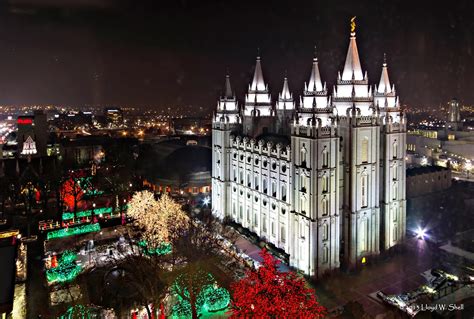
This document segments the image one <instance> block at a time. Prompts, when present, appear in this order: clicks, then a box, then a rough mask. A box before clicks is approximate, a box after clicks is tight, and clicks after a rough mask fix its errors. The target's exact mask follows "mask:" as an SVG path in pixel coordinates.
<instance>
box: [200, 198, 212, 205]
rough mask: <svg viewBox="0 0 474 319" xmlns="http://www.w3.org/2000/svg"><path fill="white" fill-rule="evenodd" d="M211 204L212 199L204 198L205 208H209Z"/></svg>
mask: <svg viewBox="0 0 474 319" xmlns="http://www.w3.org/2000/svg"><path fill="white" fill-rule="evenodd" d="M210 203H211V199H210V198H209V196H206V197H204V199H203V200H202V205H203V206H208V205H209V204H210Z"/></svg>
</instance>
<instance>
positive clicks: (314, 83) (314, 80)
mask: <svg viewBox="0 0 474 319" xmlns="http://www.w3.org/2000/svg"><path fill="white" fill-rule="evenodd" d="M323 90H324V88H323V83H322V81H321V74H320V73H319V65H318V58H317V57H314V58H313V68H312V69H311V76H310V78H309V82H308V86H307V88H306V91H310V92H321V91H323Z"/></svg>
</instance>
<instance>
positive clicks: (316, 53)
mask: <svg viewBox="0 0 474 319" xmlns="http://www.w3.org/2000/svg"><path fill="white" fill-rule="evenodd" d="M313 60H314V61H315V62H317V61H318V48H317V46H316V44H315V45H314V57H313Z"/></svg>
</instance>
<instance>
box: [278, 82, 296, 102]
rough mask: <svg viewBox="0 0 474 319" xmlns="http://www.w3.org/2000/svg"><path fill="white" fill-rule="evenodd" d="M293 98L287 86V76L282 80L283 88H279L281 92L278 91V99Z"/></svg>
mask: <svg viewBox="0 0 474 319" xmlns="http://www.w3.org/2000/svg"><path fill="white" fill-rule="evenodd" d="M292 98H293V96H292V94H291V92H290V88H289V86H288V78H287V77H285V79H284V80H283V89H282V90H281V93H280V99H282V100H291V99H292Z"/></svg>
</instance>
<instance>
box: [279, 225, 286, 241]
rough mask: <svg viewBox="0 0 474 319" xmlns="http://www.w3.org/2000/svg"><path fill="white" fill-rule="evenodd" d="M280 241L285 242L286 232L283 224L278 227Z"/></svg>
mask: <svg viewBox="0 0 474 319" xmlns="http://www.w3.org/2000/svg"><path fill="white" fill-rule="evenodd" d="M280 241H281V242H282V243H284V242H286V232H285V226H284V225H281V227H280Z"/></svg>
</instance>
